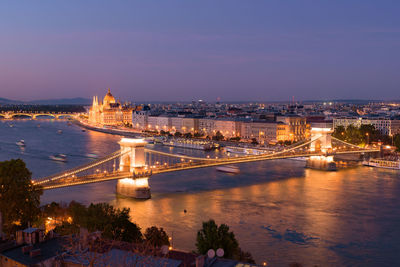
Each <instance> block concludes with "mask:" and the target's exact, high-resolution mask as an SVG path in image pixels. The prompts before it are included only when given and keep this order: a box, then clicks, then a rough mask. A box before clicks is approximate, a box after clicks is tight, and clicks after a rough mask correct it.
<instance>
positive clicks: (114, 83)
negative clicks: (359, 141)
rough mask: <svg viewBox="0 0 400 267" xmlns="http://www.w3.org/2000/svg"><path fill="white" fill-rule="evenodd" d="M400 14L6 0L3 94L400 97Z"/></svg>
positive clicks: (366, 4)
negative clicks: (107, 93)
mask: <svg viewBox="0 0 400 267" xmlns="http://www.w3.org/2000/svg"><path fill="white" fill-rule="evenodd" d="M132 2H134V3H132ZM399 14H400V1H398V0H393V1H385V0H382V1H376V0H359V1H355V0H353V1H351V0H345V1H339V0H337V1H322V0H321V1H311V0H310V1H282V0H277V1H272V0H268V1H266V0H253V1H243V0H242V1H234V0H229V1H224V0H218V1H216V0H211V1H206V0H202V1H187V0H181V1H173V0H168V1H151V0H145V1H144V0H143V1H116V0H113V1H111V0H109V1H100V0H93V1H89V0H85V1H82V0H69V1H54V0H48V1H31V0H26V1H23V0H18V1H11V0H10V1H7V0H4V1H1V2H0V97H4V98H11V99H18V100H34V99H46V98H64V97H68V98H69V97H91V96H92V95H94V94H97V95H100V96H103V95H104V94H105V93H106V89H105V88H107V87H110V88H111V90H112V92H113V94H114V95H115V96H116V97H118V98H121V99H125V100H137V101H151V100H154V101H156V100H166V101H170V100H194V99H204V100H215V99H216V97H221V99H222V100H226V101H234V100H266V101H268V100H289V99H291V97H292V96H295V98H296V99H299V100H305V99H328V98H330V99H332V98H335V99H349V98H357V99H360V98H362V99H400V15H399Z"/></svg>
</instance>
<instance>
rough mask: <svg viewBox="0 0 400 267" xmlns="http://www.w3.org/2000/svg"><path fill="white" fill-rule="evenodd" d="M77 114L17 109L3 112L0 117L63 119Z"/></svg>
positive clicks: (8, 118) (10, 118)
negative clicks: (19, 110)
mask: <svg viewBox="0 0 400 267" xmlns="http://www.w3.org/2000/svg"><path fill="white" fill-rule="evenodd" d="M75 115H76V113H65V112H60V113H57V112H16V111H8V112H1V113H0V118H3V119H7V120H12V119H15V118H16V117H26V118H31V119H33V120H35V119H39V118H41V117H42V118H44V117H52V118H54V119H61V118H68V117H70V118H72V117H74V116H75Z"/></svg>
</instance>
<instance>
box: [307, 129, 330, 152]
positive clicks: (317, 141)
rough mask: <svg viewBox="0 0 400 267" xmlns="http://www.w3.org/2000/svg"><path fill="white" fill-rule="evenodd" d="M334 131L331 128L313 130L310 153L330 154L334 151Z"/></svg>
mask: <svg viewBox="0 0 400 267" xmlns="http://www.w3.org/2000/svg"><path fill="white" fill-rule="evenodd" d="M332 133H333V130H332V129H331V128H311V140H314V141H313V142H312V143H311V144H310V151H321V152H324V153H326V152H328V151H330V150H331V149H332V138H331V137H332V136H331V134H332Z"/></svg>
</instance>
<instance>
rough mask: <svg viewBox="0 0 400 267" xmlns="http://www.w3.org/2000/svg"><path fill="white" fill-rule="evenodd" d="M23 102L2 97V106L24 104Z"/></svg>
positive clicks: (0, 98)
mask: <svg viewBox="0 0 400 267" xmlns="http://www.w3.org/2000/svg"><path fill="white" fill-rule="evenodd" d="M23 103H24V102H22V101H17V100H11V99H7V98H2V97H0V105H13V104H23Z"/></svg>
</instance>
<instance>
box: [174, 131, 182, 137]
mask: <svg viewBox="0 0 400 267" xmlns="http://www.w3.org/2000/svg"><path fill="white" fill-rule="evenodd" d="M174 136H175V137H182V133H181V132H175V134H174Z"/></svg>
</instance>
